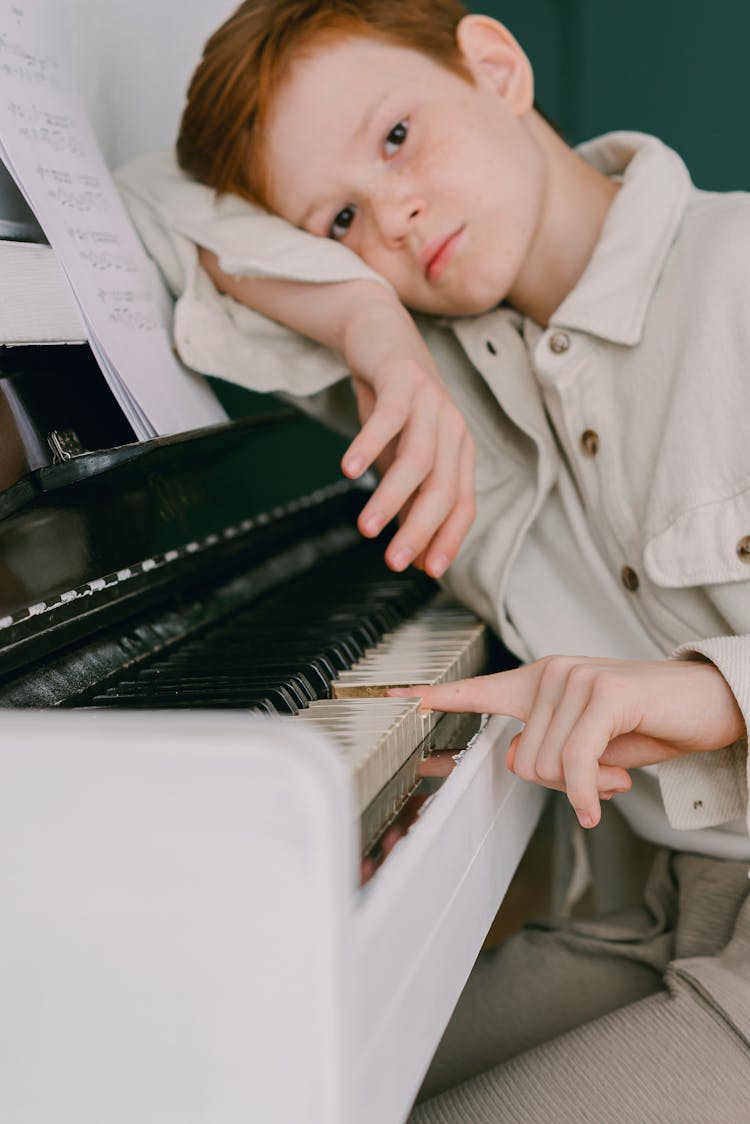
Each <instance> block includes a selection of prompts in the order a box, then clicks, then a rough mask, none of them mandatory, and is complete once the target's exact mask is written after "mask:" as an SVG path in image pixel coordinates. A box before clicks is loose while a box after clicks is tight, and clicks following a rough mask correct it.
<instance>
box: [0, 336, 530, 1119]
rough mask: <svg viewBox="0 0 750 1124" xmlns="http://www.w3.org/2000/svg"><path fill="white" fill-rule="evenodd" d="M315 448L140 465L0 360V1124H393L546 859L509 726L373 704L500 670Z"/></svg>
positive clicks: (267, 437) (85, 361) (178, 450)
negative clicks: (525, 874) (523, 882)
mask: <svg viewBox="0 0 750 1124" xmlns="http://www.w3.org/2000/svg"><path fill="white" fill-rule="evenodd" d="M73 370H74V371H75V377H74V378H69V377H66V372H68V373H69V372H70V371H73ZM303 424H304V423H303V422H301V421H300V420H299V419H298V418H297V417H296V416H295V415H293V414H291V412H289V411H287V410H275V411H272V412H270V413H266V414H263V415H261V416H258V417H249V418H242V419H239V420H234V421H232V422H229V423H228V424H226V425H221V426H217V427H213V428H211V429H206V430H202V431H198V432H193V433H188V434H182V435H178V436H174V437H168V438H158V439H155V440H151V441H146V442H141V443H138V442H136V441H135V440H134V437H133V434H132V431H130V430H129V427H128V425H127V422H126V421H125V420H124V419H123V417H122V416H121V415H120V413H119V411H118V409H117V407H116V406H115V404H114V400H113V399H111V396H110V395H109V391H108V390H107V388H106V386H105V385H104V384H103V381H102V379H101V378H100V376H99V373H98V370H97V369H96V366H95V364H94V362H93V360H92V358H91V355H90V353H89V351H88V348H87V347H86V346H85V345H81V346H68V347H58V348H45V349H42V348H34V347H30V348H0V706H2V710H1V711H0V727H1V729H2V737H0V839H1V843H0V855H2V858H1V859H0V902H1V903H2V925H1V926H0V931H1V932H2V937H1V938H0V948H1V949H2V956H1V957H0V964H1V967H0V1009H1V1010H2V1016H0V1027H1V1028H2V1029H1V1030H0V1036H1V1038H2V1043H1V1044H0V1119H3V1120H7V1121H13V1124H49V1122H50V1121H52V1120H54V1121H56V1122H60V1124H62V1122H65V1124H68V1122H70V1124H126V1122H127V1124H172V1122H174V1124H178V1122H179V1124H219V1122H222V1124H224V1122H227V1124H228V1122H230V1121H232V1122H233V1121H238V1122H239V1121H243V1122H246V1124H250V1122H252V1124H291V1122H294V1124H297V1122H299V1124H303V1122H304V1124H400V1122H401V1121H403V1120H404V1119H405V1118H406V1116H407V1114H408V1112H409V1108H410V1105H411V1103H412V1101H413V1098H414V1096H415V1095H416V1093H417V1090H418V1088H419V1085H420V1083H421V1080H422V1078H423V1076H424V1073H425V1071H426V1069H427V1066H428V1064H429V1060H430V1057H431V1054H432V1052H433V1051H434V1049H435V1046H436V1045H437V1042H438V1040H439V1038H440V1036H441V1034H442V1031H443V1028H444V1026H445V1024H446V1022H447V1020H448V1018H449V1016H450V1013H451V1010H452V1008H453V1006H454V1004H455V1002H456V1000H457V998H458V995H459V993H460V991H461V988H462V986H463V984H464V982H465V980H466V978H467V976H468V973H469V971H470V968H471V966H472V963H473V961H474V959H475V958H476V956H477V953H478V951H479V948H480V946H481V944H482V941H483V938H484V935H485V933H486V932H487V929H488V928H489V925H490V923H491V921H492V919H493V917H494V915H495V913H496V910H497V908H498V905H499V903H500V901H501V899H502V897H503V895H504V893H505V890H506V888H507V886H508V883H509V881H510V878H511V876H512V874H513V872H514V870H515V867H516V865H517V863H518V861H519V858H520V856H521V855H522V853H523V851H524V848H525V846H526V843H527V841H528V839H529V836H530V834H531V832H532V830H533V827H534V824H535V822H536V819H537V817H538V814H539V811H540V808H541V800H542V796H541V791H540V790H538V789H536V788H534V787H532V786H526V785H524V784H522V783H521V782H519V781H518V780H517V779H516V778H514V777H512V776H511V775H510V774H509V773H508V772H507V771H506V769H505V767H504V754H505V750H506V747H507V744H508V741H509V738H510V737H511V736H512V733H513V732H514V731H515V727H514V726H513V724H512V723H510V722H509V721H507V720H504V719H500V718H493V719H492V720H490V721H489V722H488V723H486V724H485V725H483V726H481V727H479V728H478V727H477V724H476V721H474V722H473V723H472V721H470V720H469V719H468V718H467V719H463V718H459V719H453V718H451V719H450V720H448V719H447V718H446V719H444V720H442V721H436V718H435V716H432V717H429V716H428V717H427V718H425V717H424V716H423V715H422V714H421V712H416V708H415V704H413V703H409V702H400V701H399V702H395V701H394V700H387V699H384V698H379V697H378V698H371V699H368V698H361V697H358V698H353V697H352V695H353V694H357V692H356V691H353V690H352V689H351V685H352V683H355V684H360V685H361V684H362V683H364V690H363V692H359V693H360V694H362V693H364V694H365V695H378V694H382V686H383V684H384V683H387V682H402V681H404V679H405V678H407V680H408V677H410V676H414V675H415V674H417V675H419V674H420V669H424V672H425V674H426V675H430V674H432V672H433V671H434V669H435V668H438V667H440V668H442V667H443V665H445V666H446V667H448V665H449V664H450V668H449V669H448V672H447V673H448V674H452V673H454V672H456V671H458V672H459V673H463V672H464V671H466V670H469V671H473V670H479V668H480V666H481V663H478V662H477V661H478V660H480V661H481V660H483V659H489V660H490V661H492V660H494V661H497V660H500V661H502V659H503V658H504V656H503V653H502V652H499V651H498V649H494V650H493V646H492V644H491V643H489V642H488V638H487V637H486V635H483V634H482V633H481V630H479V629H478V626H477V622H472V621H471V620H470V619H468V617H467V614H465V613H464V614H462V612H461V610H460V608H459V607H456V606H452V605H450V604H449V603H446V600H445V596H444V595H443V594H441V593H439V592H438V591H437V587H435V586H434V585H433V584H432V583H430V582H429V581H427V580H426V579H425V578H424V577H423V576H422V575H419V574H416V573H412V574H407V575H394V574H391V573H389V572H388V571H387V570H386V568H385V566H384V564H383V562H382V552H383V544H382V543H375V544H372V543H367V542H364V541H362V540H360V539H359V537H358V535H357V532H356V529H355V518H356V514H357V511H358V510H359V508H360V507H361V505H362V503H363V494H362V491H361V489H359V488H358V487H357V486H354V485H351V484H350V483H348V482H344V481H341V482H338V483H333V484H327V485H324V486H318V484H315V485H314V486H313V485H311V484H310V475H309V474H310V470H309V467H308V466H306V465H305V464H304V463H302V462H301V460H300V459H299V458H297V461H296V462H295V461H294V458H286V459H287V470H286V473H280V472H278V471H276V470H275V469H274V465H277V464H278V463H279V458H278V453H279V449H280V448H282V447H286V448H287V449H294V448H295V447H296V444H297V442H298V439H299V427H300V425H303ZM290 464H291V468H290ZM261 482H262V483H261ZM456 629H457V630H458V631H459V632H461V634H462V636H464V637H465V638H466V637H468V639H466V640H465V643H464V641H462V643H463V644H464V648H463V649H462V651H461V653H459V654H458V655H457V654H456V653H457V651H458V649H457V648H456V646H455V644H454V640H453V636H452V634H451V636H449V635H448V633H449V632H450V630H454V631H455V630H456ZM425 637H426V638H427V644H428V647H429V648H430V651H429V652H428V653H427V654H426V655H425V656H424V658H422V656H421V655H420V651H419V647H420V644H422V641H423V639H424V638H425ZM420 638H422V639H420ZM469 648H470V649H471V653H470V656H471V658H470V662H469V663H466V662H461V661H462V660H464V659H465V652H466V651H468V649H469ZM477 653H479V654H477ZM466 658H468V657H466ZM378 661H379V662H378ZM384 661H385V667H386V668H387V669H388V668H389V667H390V668H391V669H392V671H389V670H386V671H385V672H383V670H382V668H383V666H384ZM389 661H391V663H390V665H389ZM415 661H416V662H415ZM420 661H421V662H420ZM441 661H442V663H441ZM451 668H452V671H451V670H450V669H451ZM415 669H416V671H415ZM438 673H439V674H442V672H441V671H438ZM379 677H380V678H379ZM383 677H384V678H383ZM381 680H382V682H381ZM379 683H380V686H378V684H379ZM373 684H374V686H373ZM336 695H340V696H342V697H340V698H339V699H338V702H335V701H334V700H333V696H336ZM337 705H338V706H340V707H341V708H343V709H340V710H334V707H336V706H337ZM389 708H390V710H389ZM386 712H388V715H389V716H388V717H387V719H386V718H384V715H386ZM376 750H377V751H378V752H377V753H376V752H375V751H376ZM425 761H434V762H438V763H441V767H440V768H438V769H432V770H431V769H430V768H426V767H425ZM446 762H447V767H446ZM430 772H433V773H434V772H438V773H443V774H445V775H444V776H443V777H442V779H438V778H436V777H435V776H432V777H428V776H424V775H423V774H425V773H430ZM415 797H416V799H415ZM417 808H418V812H417ZM394 821H395V822H396V824H400V825H401V828H400V830H401V832H402V833H403V831H404V830H405V825H406V823H407V822H410V826H409V829H408V831H406V833H405V834H404V836H403V838H401V839H400V841H399V842H398V843H397V844H396V845H395V846H394V847H393V848H392V849H391V850H390V852H389V853H388V854H387V855H385V856H384V848H383V847H382V843H381V839H382V835H383V832H384V831H389V830H390V831H391V832H392V831H393V823H394ZM363 871H364V872H365V874H366V878H365V879H363ZM373 872H374V873H373Z"/></svg>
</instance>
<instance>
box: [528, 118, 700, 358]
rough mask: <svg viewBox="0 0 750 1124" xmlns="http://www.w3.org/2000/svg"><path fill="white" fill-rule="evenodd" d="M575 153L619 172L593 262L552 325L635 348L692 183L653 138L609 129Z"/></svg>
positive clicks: (678, 161) (614, 173) (611, 172)
mask: <svg viewBox="0 0 750 1124" xmlns="http://www.w3.org/2000/svg"><path fill="white" fill-rule="evenodd" d="M577 152H578V153H579V154H580V155H581V156H582V157H583V158H584V160H586V161H588V163H589V164H591V165H592V166H593V167H595V168H597V169H598V170H599V171H600V172H603V173H604V174H605V175H609V176H619V177H621V180H622V187H621V188H620V190H619V191H618V193H617V195H616V196H615V198H614V200H613V202H612V205H611V207H610V209H609V212H608V214H607V218H606V220H605V222H604V226H603V227H602V232H601V235H600V237H599V241H598V243H597V245H596V249H595V250H594V253H593V255H592V257H591V260H590V262H589V264H588V266H587V267H586V269H585V270H584V273H583V275H582V276H581V278H580V280H579V282H578V284H577V285H576V286H575V288H574V289H573V290H572V291H571V292H570V293H569V294H568V296H567V297H566V298H565V300H564V301H563V302H562V304H561V305H560V307H559V308H558V309H557V311H556V312H555V313H554V315H553V316H552V317H551V318H550V326H551V327H552V326H554V327H564V328H571V329H573V330H580V331H584V332H589V333H591V334H593V335H596V336H600V337H601V338H603V339H606V340H610V341H612V342H613V343H619V344H625V345H629V346H632V345H635V344H637V343H639V341H640V339H641V336H642V334H643V328H644V322H645V319H646V313H647V311H648V307H649V304H650V302H651V297H652V295H653V291H654V289H655V287H656V284H657V282H658V280H659V277H660V275H661V272H662V269H663V267H664V262H665V259H666V256H667V254H668V252H669V249H670V247H671V245H672V242H673V240H674V238H675V236H676V234H677V231H678V229H679V226H680V223H681V221H682V217H683V215H684V213H685V207H686V205H687V201H688V196H689V193H690V190H691V187H692V184H691V181H690V175H689V173H688V170H687V168H686V167H685V165H684V163H683V162H682V160H681V159H680V157H679V156H678V155H677V153H676V152H673V151H672V150H671V149H670V148H667V147H666V145H664V144H662V143H661V141H659V140H657V139H656V138H655V137H649V136H645V135H644V134H642V133H624V132H621V133H609V134H607V135H606V136H603V137H599V138H597V139H596V140H593V141H589V142H587V143H586V144H583V145H580V147H579V148H578V149H577Z"/></svg>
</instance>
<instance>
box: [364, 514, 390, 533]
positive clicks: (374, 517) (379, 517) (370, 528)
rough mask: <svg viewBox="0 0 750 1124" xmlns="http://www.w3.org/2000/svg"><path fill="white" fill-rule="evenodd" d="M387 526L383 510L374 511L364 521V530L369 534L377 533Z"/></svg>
mask: <svg viewBox="0 0 750 1124" xmlns="http://www.w3.org/2000/svg"><path fill="white" fill-rule="evenodd" d="M383 527H385V516H384V515H383V513H382V511H372V512H370V514H369V515H368V516H367V518H366V519H365V520H364V521H363V523H362V530H363V531H364V532H365V534H367V535H377V534H379V533H380V532H381V531H382V530H383Z"/></svg>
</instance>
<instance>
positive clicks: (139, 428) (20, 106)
mask: <svg viewBox="0 0 750 1124" xmlns="http://www.w3.org/2000/svg"><path fill="white" fill-rule="evenodd" d="M62 16H63V13H62V6H61V5H60V4H58V3H56V2H55V0H0V89H1V90H2V94H0V158H2V160H3V162H4V163H5V164H6V166H7V168H8V170H9V171H10V172H11V174H12V175H13V177H14V178H15V180H16V182H17V183H18V185H19V188H20V189H21V191H22V192H23V194H24V196H25V198H26V200H27V202H28V203H29V205H30V206H31V208H32V210H33V211H34V213H35V214H36V216H37V219H38V220H39V223H40V225H41V226H42V228H43V230H44V232H45V234H46V236H47V238H48V240H49V242H50V245H51V246H52V248H53V249H54V251H55V253H56V255H57V257H58V260H59V261H60V264H61V265H62V267H63V270H64V271H65V274H66V276H67V278H68V281H69V282H70V285H71V287H72V289H73V292H74V294H75V297H76V300H77V302H78V305H79V308H80V310H81V315H82V317H83V320H84V323H85V325H86V329H87V331H88V334H89V342H90V344H91V347H92V350H93V352H94V354H95V355H96V357H97V360H98V361H99V364H100V366H101V367H102V370H103V372H104V374H105V376H106V378H107V381H108V382H109V385H110V387H111V388H112V391H113V393H114V394H115V396H116V397H117V399H118V401H119V402H120V405H121V407H122V409H123V410H124V412H125V413H126V415H127V417H128V419H129V420H130V422H131V424H132V425H133V427H134V429H135V432H136V434H137V435H138V436H139V437H141V438H146V437H152V436H154V435H156V434H165V433H175V432H179V431H184V430H187V429H195V428H198V427H200V426H202V425H210V424H213V423H215V422H218V421H221V420H223V419H225V417H226V415H225V413H224V411H223V409H222V408H221V406H220V405H219V404H218V402H217V400H216V399H215V397H214V395H213V394H212V392H211V391H210V389H209V388H208V386H207V385H206V384H205V382H204V381H203V380H202V379H200V378H198V377H197V376H195V375H192V374H189V373H188V372H186V371H185V370H184V369H183V368H182V367H181V365H180V364H179V362H178V360H177V359H176V358H175V356H174V354H173V352H172V348H171V343H170V335H169V329H168V324H169V320H170V316H171V304H170V300H169V295H168V293H167V291H166V288H165V286H164V284H163V282H162V280H161V278H160V276H159V274H158V272H157V270H156V267H155V266H154V264H153V262H151V261H150V259H149V258H148V257H147V255H146V253H145V251H144V250H143V247H142V246H141V243H140V241H139V239H138V236H137V234H136V233H135V230H134V229H133V227H132V225H131V222H130V219H129V217H128V215H127V213H126V211H125V208H124V206H123V204H122V202H121V200H120V197H119V195H118V194H117V189H116V188H115V186H114V183H113V181H112V178H111V176H110V174H109V171H108V169H107V167H106V165H105V163H104V160H103V158H102V155H101V153H100V151H99V148H98V145H97V142H96V139H95V137H94V134H93V131H92V129H91V127H90V124H89V122H88V119H87V116H86V113H85V110H84V108H83V105H82V103H81V101H80V99H79V97H78V94H77V92H76V89H75V83H74V79H73V75H72V73H71V68H70V64H69V60H68V58H67V54H66V48H65V32H64V26H63V22H62Z"/></svg>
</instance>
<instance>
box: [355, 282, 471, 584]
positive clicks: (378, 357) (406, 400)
mask: <svg viewBox="0 0 750 1124" xmlns="http://www.w3.org/2000/svg"><path fill="white" fill-rule="evenodd" d="M342 352H343V355H344V358H345V359H346V360H347V363H348V365H349V367H350V370H351V371H352V376H353V379H354V388H355V391H356V394H357V402H358V406H359V414H360V420H361V421H362V429H361V430H360V432H359V434H358V435H357V437H356V438H355V439H354V441H353V442H352V443H351V445H350V446H349V448H348V450H347V452H346V454H345V455H344V458H343V461H342V467H343V469H344V472H345V473H346V475H347V476H350V477H353V478H354V477H357V476H360V475H361V474H362V473H363V472H365V471H366V469H367V468H369V467H370V466H371V465H373V464H374V465H376V466H377V468H378V469H379V471H380V473H381V480H380V483H379V485H378V487H377V488H376V490H375V492H374V493H373V495H372V496H371V497H370V499H369V500H368V502H367V504H366V505H365V507H364V508H363V510H362V512H361V514H360V517H359V520H358V526H359V529H360V531H361V532H362V534H363V535H366V536H367V537H374V536H375V535H377V534H379V533H380V531H382V529H383V527H384V526H385V525H386V524H387V523H389V522H390V521H391V520H392V519H394V518H396V517H398V519H399V522H400V527H399V530H398V531H397V533H396V534H395V535H394V537H393V539H392V541H391V542H390V543H389V545H388V549H387V550H386V555H385V557H386V562H387V563H388V565H389V566H390V567H391V569H393V570H397V571H400V570H405V569H406V568H407V566H409V565H410V564H411V563H414V564H415V565H417V566H420V567H422V568H423V569H425V570H426V572H427V573H428V574H430V575H431V576H432V577H441V576H442V575H443V574H444V573H445V571H446V570H447V569H448V567H449V566H450V564H451V563H452V562H453V560H454V558H455V557H456V555H457V554H458V551H459V549H460V547H461V543H462V542H463V540H464V537H465V536H466V534H467V532H468V530H469V528H470V527H471V524H472V523H473V521H474V517H475V514H476V506H475V499H474V456H475V449H474V440H473V438H472V436H471V434H470V433H469V430H468V429H467V427H466V423H465V421H464V419H463V415H462V414H461V412H460V410H459V409H458V408H457V406H456V405H455V404H454V402H453V400H452V399H451V396H450V394H449V392H448V389H447V387H446V386H445V384H444V383H443V381H442V379H441V378H440V375H439V374H438V371H437V368H436V367H435V364H434V362H433V359H432V356H431V355H430V353H429V351H428V350H427V347H426V345H425V343H424V341H423V340H422V337H421V336H420V335H419V332H418V331H417V328H416V326H415V324H414V322H413V321H412V319H411V317H410V316H409V314H408V312H407V311H406V310H405V309H404V308H403V307H402V306H401V305H400V304H398V303H397V302H396V301H395V300H392V299H391V298H387V299H383V298H382V297H381V295H380V294H379V293H375V294H372V295H371V298H370V299H369V300H365V301H363V302H362V304H361V305H359V306H358V307H357V308H356V309H355V311H354V312H353V314H352V316H351V317H350V319H349V321H348V323H347V326H346V331H345V336H344V340H343V346H342Z"/></svg>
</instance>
